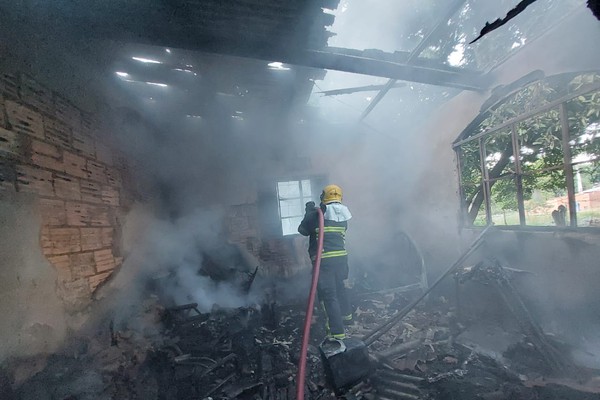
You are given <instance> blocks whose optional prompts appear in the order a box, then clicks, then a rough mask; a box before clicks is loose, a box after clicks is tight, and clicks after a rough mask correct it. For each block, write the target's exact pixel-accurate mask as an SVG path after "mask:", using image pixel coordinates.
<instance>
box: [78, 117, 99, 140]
mask: <svg viewBox="0 0 600 400" xmlns="http://www.w3.org/2000/svg"><path fill="white" fill-rule="evenodd" d="M98 126H99V123H98V120H96V119H95V118H94V117H93V116H92V114H90V113H81V133H83V134H84V135H87V136H91V137H96V133H97V131H98Z"/></svg>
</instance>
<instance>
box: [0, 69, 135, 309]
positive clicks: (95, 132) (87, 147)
mask: <svg viewBox="0 0 600 400" xmlns="http://www.w3.org/2000/svg"><path fill="white" fill-rule="evenodd" d="M103 129H106V128H103V127H102V124H101V123H100V122H99V120H97V119H94V118H93V116H92V115H90V114H87V113H85V112H82V111H81V110H79V109H78V108H77V107H75V106H74V105H73V104H71V103H69V102H68V101H67V100H65V99H63V98H62V97H61V96H59V95H58V94H57V93H54V92H52V91H50V90H48V89H46V88H44V87H43V86H42V85H41V84H39V83H38V82H36V81H35V80H34V79H32V78H30V77H28V76H26V75H20V76H15V75H8V74H2V73H0V199H1V198H2V197H5V198H7V197H9V196H8V195H9V192H17V193H23V194H26V195H28V196H30V197H32V198H34V199H35V202H34V203H35V204H36V207H37V210H35V211H36V212H37V213H39V215H41V220H42V228H41V232H40V246H41V249H42V251H43V254H44V255H45V256H46V258H47V259H48V261H49V262H50V263H51V264H52V265H53V266H54V267H55V268H56V270H57V271H58V276H59V282H58V285H57V286H58V290H59V294H60V296H61V298H62V299H63V300H64V302H65V304H66V305H67V306H70V307H71V308H75V309H76V308H80V307H82V306H84V305H85V304H86V303H87V302H88V301H89V300H90V297H91V294H92V293H93V291H94V290H95V289H96V288H97V287H98V285H99V284H101V283H102V282H103V281H104V280H106V279H107V278H108V277H109V276H110V274H111V273H112V272H113V271H114V270H115V269H116V268H117V267H118V266H119V265H120V264H121V262H122V258H121V257H120V255H119V233H120V226H119V222H118V221H119V215H120V214H121V211H122V207H123V205H124V203H126V202H127V201H126V199H124V197H126V195H127V193H126V192H124V191H123V189H122V188H123V184H122V177H123V176H124V175H125V174H124V172H125V171H126V168H125V167H124V162H123V159H122V157H120V156H117V155H116V153H115V151H114V150H113V149H111V148H110V146H108V145H107V143H104V142H103V140H102V139H100V137H101V135H100V133H101V132H102V130H103Z"/></svg>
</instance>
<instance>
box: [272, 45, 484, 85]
mask: <svg viewBox="0 0 600 400" xmlns="http://www.w3.org/2000/svg"><path fill="white" fill-rule="evenodd" d="M281 61H283V62H285V63H288V64H295V65H299V66H305V67H313V68H322V69H330V70H335V71H343V72H351V73H355V74H362V75H371V76H380V77H384V78H390V79H396V80H403V81H411V82H418V83H426V84H430V85H438V86H445V87H454V88H459V89H463V90H475V91H478V90H483V89H485V88H486V86H487V85H486V82H485V80H484V79H483V78H484V75H483V74H481V73H472V72H466V71H461V70H459V69H454V68H449V67H447V66H446V65H444V64H437V65H436V66H433V65H430V66H424V65H408V64H405V63H404V64H402V63H396V62H390V61H385V60H381V59H375V58H368V57H358V56H352V55H348V54H343V53H334V52H330V51H317V50H311V51H306V52H302V53H299V54H297V55H295V56H291V57H285V56H284V58H283V59H282V60H281Z"/></svg>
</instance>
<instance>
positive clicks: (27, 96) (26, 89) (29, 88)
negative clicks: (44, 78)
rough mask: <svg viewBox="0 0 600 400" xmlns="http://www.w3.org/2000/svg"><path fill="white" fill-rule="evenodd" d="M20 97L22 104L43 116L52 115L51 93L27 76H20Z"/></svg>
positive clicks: (52, 101) (52, 102)
mask: <svg viewBox="0 0 600 400" xmlns="http://www.w3.org/2000/svg"><path fill="white" fill-rule="evenodd" d="M19 87H20V90H19V92H20V97H21V100H22V101H23V103H25V104H27V105H30V106H31V107H33V108H34V109H36V110H37V111H39V112H41V113H43V114H53V113H54V100H53V98H52V91H51V90H49V89H46V88H45V87H44V86H42V85H40V84H39V83H38V82H37V81H35V80H34V79H32V78H30V77H29V76H27V75H25V74H22V75H21V84H20V86H19Z"/></svg>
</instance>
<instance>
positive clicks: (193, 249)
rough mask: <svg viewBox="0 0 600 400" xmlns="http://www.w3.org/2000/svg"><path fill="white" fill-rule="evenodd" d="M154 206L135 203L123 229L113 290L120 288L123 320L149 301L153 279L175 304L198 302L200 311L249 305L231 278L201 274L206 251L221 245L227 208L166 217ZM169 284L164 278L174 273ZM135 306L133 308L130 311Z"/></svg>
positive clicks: (120, 316)
mask: <svg viewBox="0 0 600 400" xmlns="http://www.w3.org/2000/svg"><path fill="white" fill-rule="evenodd" d="M158 214H159V213H158V212H156V210H154V209H152V208H151V207H150V206H142V205H137V206H135V207H134V208H133V209H132V210H131V211H130V212H129V214H128V215H127V217H126V222H125V225H124V227H123V247H124V251H125V262H124V265H123V267H122V269H121V271H120V272H119V273H118V275H117V277H116V279H115V280H114V281H113V282H112V283H111V285H110V286H111V287H112V288H116V289H118V293H119V294H118V305H119V306H120V310H119V311H118V314H117V319H118V320H119V321H123V320H124V319H126V318H127V317H128V316H129V315H130V312H131V311H133V310H135V309H136V307H137V306H139V304H140V303H141V301H142V300H143V299H144V295H146V294H147V293H146V291H147V290H148V288H149V287H150V286H151V285H152V283H153V282H158V284H161V288H160V290H161V291H162V292H166V293H167V294H169V295H171V296H172V299H173V301H174V302H175V303H176V304H186V303H191V302H196V303H198V307H199V309H200V310H201V311H204V312H206V311H210V310H211V309H212V308H213V307H214V306H215V305H217V306H220V307H240V306H244V305H248V304H249V303H250V299H249V298H248V297H247V296H243V295H242V293H241V292H240V289H239V287H236V286H234V283H232V282H222V283H221V282H215V281H214V280H212V279H211V278H210V277H209V276H202V275H200V274H199V272H200V269H201V266H202V263H203V257H204V255H203V254H204V252H206V251H209V250H211V249H214V248H217V247H218V246H219V244H220V243H219V241H220V240H222V236H221V235H220V230H221V218H222V211H220V210H218V209H210V210H209V209H200V208H199V209H197V210H196V211H192V212H190V213H186V214H185V215H184V216H183V217H181V218H174V219H170V218H164V217H163V218H161V217H159V216H158ZM169 274H171V275H170V279H168V280H166V282H167V283H166V285H165V284H163V283H162V282H163V281H162V279H163V278H165V277H167V276H169ZM130 308H133V310H131V309H130Z"/></svg>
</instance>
